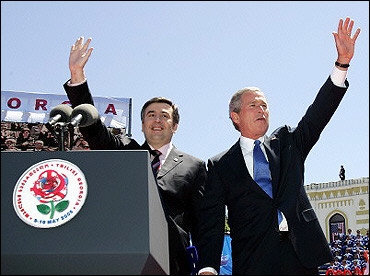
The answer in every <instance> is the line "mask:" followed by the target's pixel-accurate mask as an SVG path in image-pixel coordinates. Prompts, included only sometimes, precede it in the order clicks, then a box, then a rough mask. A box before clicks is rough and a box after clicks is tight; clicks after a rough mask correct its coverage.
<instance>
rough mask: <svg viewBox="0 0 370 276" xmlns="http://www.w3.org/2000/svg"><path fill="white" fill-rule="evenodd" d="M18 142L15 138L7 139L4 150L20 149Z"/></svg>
mask: <svg viewBox="0 0 370 276" xmlns="http://www.w3.org/2000/svg"><path fill="white" fill-rule="evenodd" d="M16 142H17V141H16V140H15V139H13V138H8V139H6V140H5V149H4V151H20V149H19V148H17V147H16Z"/></svg>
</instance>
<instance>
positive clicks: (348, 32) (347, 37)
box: [333, 17, 360, 64]
mask: <svg viewBox="0 0 370 276" xmlns="http://www.w3.org/2000/svg"><path fill="white" fill-rule="evenodd" d="M353 25H354V21H353V20H351V19H350V18H349V17H347V18H346V20H345V21H343V19H342V18H341V19H340V20H339V24H338V31H337V32H333V35H334V40H335V46H336V48H337V52H338V58H337V61H338V62H339V63H341V64H349V63H350V61H351V59H352V58H353V55H354V52H355V43H356V39H357V37H358V35H359V34H360V28H357V30H356V32H355V33H354V34H353V35H352V29H353Z"/></svg>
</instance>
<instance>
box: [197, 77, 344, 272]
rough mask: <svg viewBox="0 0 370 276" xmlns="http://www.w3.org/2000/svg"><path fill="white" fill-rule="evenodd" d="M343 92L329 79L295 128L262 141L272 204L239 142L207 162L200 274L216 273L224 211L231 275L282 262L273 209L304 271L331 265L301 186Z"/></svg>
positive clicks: (285, 128)
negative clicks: (280, 217)
mask: <svg viewBox="0 0 370 276" xmlns="http://www.w3.org/2000/svg"><path fill="white" fill-rule="evenodd" d="M346 85H347V87H348V82H347V81H346ZM346 90H347V89H346V88H339V87H336V86H335V85H334V84H333V83H332V81H331V79H330V78H328V79H327V81H326V82H325V84H324V85H323V86H322V87H321V89H320V91H319V93H318V95H317V96H316V99H315V100H314V102H313V104H312V105H310V107H309V108H308V109H307V112H306V114H305V115H304V116H303V117H302V119H301V121H300V122H299V123H298V126H297V127H296V128H291V127H289V126H287V125H285V126H282V127H280V128H278V129H277V130H276V131H274V132H273V133H272V135H271V136H270V137H268V139H267V140H266V141H265V143H264V146H265V149H266V153H267V155H268V159H269V166H270V170H271V176H272V182H273V183H272V185H273V199H271V198H270V197H269V196H268V195H267V194H266V193H265V192H264V191H263V190H262V189H261V188H260V187H259V186H258V184H257V183H256V182H254V180H253V179H252V176H251V175H250V174H249V172H248V169H247V167H246V165H245V161H244V158H243V155H242V151H241V147H240V144H239V141H237V142H236V143H235V144H234V145H233V146H232V147H231V148H230V149H229V150H227V151H225V152H223V153H220V154H218V155H217V156H215V157H213V158H210V159H209V160H208V178H207V184H206V190H205V195H204V197H203V200H202V202H201V208H200V213H199V215H200V218H199V222H200V231H201V236H200V237H199V238H200V239H201V240H200V242H198V243H197V245H198V253H199V260H200V263H199V268H203V267H208V266H210V267H213V268H215V269H219V267H220V255H221V251H222V245H223V237H224V227H225V226H224V216H225V205H227V207H228V219H229V220H228V222H229V226H230V236H231V239H232V242H231V243H232V258H233V274H250V275H257V274H270V275H271V274H276V271H278V269H279V258H280V257H281V258H284V256H279V244H280V243H279V235H278V231H279V230H278V223H277V215H276V213H277V208H278V209H279V210H281V211H282V212H283V213H284V215H285V216H286V218H287V221H288V226H289V230H290V233H291V242H292V245H293V247H294V250H295V252H296V253H297V255H298V258H299V261H300V262H301V264H302V265H303V266H304V267H306V268H315V267H316V268H317V267H318V266H320V265H322V264H324V263H326V262H329V261H330V260H331V259H332V255H331V253H330V250H329V247H328V241H327V240H326V238H325V235H324V233H323V231H322V229H321V227H320V224H319V221H318V219H317V217H316V214H315V212H314V210H313V209H312V206H311V204H310V201H309V199H308V197H307V194H306V192H305V189H304V186H303V185H304V162H305V159H306V157H307V155H308V153H309V152H310V150H311V149H312V147H313V146H314V145H315V143H316V142H317V141H318V139H319V136H320V134H321V132H322V131H323V129H324V127H325V126H326V125H327V123H328V122H329V120H330V118H331V117H332V115H333V114H334V112H335V110H336V109H337V107H338V105H339V103H340V101H341V99H342V98H343V96H344V94H345V92H346Z"/></svg>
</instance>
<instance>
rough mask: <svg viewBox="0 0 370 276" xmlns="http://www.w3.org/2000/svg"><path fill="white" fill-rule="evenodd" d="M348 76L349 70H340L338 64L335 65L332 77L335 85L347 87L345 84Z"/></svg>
mask: <svg viewBox="0 0 370 276" xmlns="http://www.w3.org/2000/svg"><path fill="white" fill-rule="evenodd" d="M346 77H347V71H343V70H339V69H338V68H337V67H336V66H334V68H333V71H332V72H331V75H330V78H331V81H332V82H333V83H334V85H336V86H339V87H343V88H346V85H345V84H344V82H345V80H346Z"/></svg>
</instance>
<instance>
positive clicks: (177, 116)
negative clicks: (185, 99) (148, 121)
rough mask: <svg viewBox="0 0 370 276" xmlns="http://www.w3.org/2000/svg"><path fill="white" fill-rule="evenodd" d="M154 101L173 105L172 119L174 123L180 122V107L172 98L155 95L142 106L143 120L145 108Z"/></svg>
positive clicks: (142, 118) (142, 119)
mask: <svg viewBox="0 0 370 276" xmlns="http://www.w3.org/2000/svg"><path fill="white" fill-rule="evenodd" d="M152 103H165V104H168V105H170V106H171V107H172V119H173V123H174V124H178V123H179V122H180V114H179V108H178V107H177V105H175V104H174V103H173V102H172V101H171V100H170V99H167V98H164V97H154V98H151V99H150V100H148V101H147V102H146V103H145V104H144V105H143V107H142V108H141V121H142V122H143V121H144V116H145V109H146V108H147V107H148V106H149V105H151V104H152Z"/></svg>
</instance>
